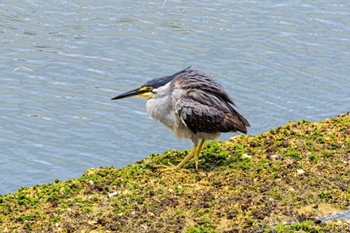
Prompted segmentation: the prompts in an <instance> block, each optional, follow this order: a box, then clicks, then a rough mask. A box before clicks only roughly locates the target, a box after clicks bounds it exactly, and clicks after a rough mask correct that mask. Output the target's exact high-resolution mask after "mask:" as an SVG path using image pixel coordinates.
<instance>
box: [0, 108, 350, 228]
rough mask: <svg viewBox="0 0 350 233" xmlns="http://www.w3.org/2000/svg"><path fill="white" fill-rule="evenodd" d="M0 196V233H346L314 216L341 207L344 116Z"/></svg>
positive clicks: (349, 129) (349, 180) (347, 125)
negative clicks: (196, 159)
mask: <svg viewBox="0 0 350 233" xmlns="http://www.w3.org/2000/svg"><path fill="white" fill-rule="evenodd" d="M186 153H188V151H167V152H165V153H164V154H152V155H150V156H148V157H146V158H145V159H144V160H143V161H139V162H136V163H135V164H134V165H129V166H127V167H125V168H114V167H107V168H99V169H88V170H87V171H86V172H85V173H84V174H83V175H82V176H81V177H80V178H75V179H69V180H66V181H63V182H62V181H60V180H55V181H54V182H53V183H50V184H43V185H36V186H33V187H31V188H28V187H23V188H20V189H19V190H18V191H17V192H15V193H11V194H8V195H5V196H0V232H350V223H349V221H348V220H341V219H338V220H332V221H329V222H326V223H325V222H321V221H320V220H318V218H317V217H318V216H323V215H326V214H329V213H332V212H335V211H343V210H346V209H349V208H350V113H348V114H346V115H339V116H338V117H335V118H329V119H325V120H323V121H321V122H316V123H313V122H308V121H305V120H302V121H299V122H290V123H288V124H286V125H284V126H281V127H278V128H275V129H271V130H270V131H269V132H265V133H262V134H260V135H257V136H236V137H234V138H232V139H230V140H229V141H227V142H208V143H206V144H205V146H204V150H203V152H202V155H201V157H200V164H199V171H198V172H196V171H195V170H194V164H193V162H192V163H190V164H189V165H188V166H187V167H186V168H187V170H179V171H171V170H169V171H164V170H162V169H161V168H159V167H157V166H156V165H157V164H167V163H168V162H172V163H177V162H178V161H180V160H181V159H182V158H183V157H184V156H185V155H186Z"/></svg>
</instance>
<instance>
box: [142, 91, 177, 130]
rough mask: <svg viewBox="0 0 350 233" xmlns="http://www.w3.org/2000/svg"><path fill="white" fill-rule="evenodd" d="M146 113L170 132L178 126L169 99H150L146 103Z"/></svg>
mask: <svg viewBox="0 0 350 233" xmlns="http://www.w3.org/2000/svg"><path fill="white" fill-rule="evenodd" d="M146 109H147V113H148V114H150V115H151V116H152V117H153V118H154V119H155V120H157V121H160V122H162V123H163V124H164V125H166V126H167V127H169V128H170V129H171V130H173V131H174V130H175V129H176V127H177V126H178V120H177V117H176V114H175V111H174V110H175V109H174V107H173V104H172V101H171V98H170V97H161V98H151V99H148V100H147V103H146Z"/></svg>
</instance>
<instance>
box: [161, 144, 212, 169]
mask: <svg viewBox="0 0 350 233" xmlns="http://www.w3.org/2000/svg"><path fill="white" fill-rule="evenodd" d="M204 142H205V139H202V140H201V141H200V143H199V145H195V146H194V147H193V148H192V150H191V151H190V153H188V155H187V156H186V157H185V158H184V159H183V160H182V161H181V162H180V163H179V164H178V165H176V166H175V165H173V164H171V163H169V165H170V166H166V165H157V167H163V168H164V169H165V170H170V169H175V170H176V169H181V168H182V167H183V166H184V165H185V164H186V163H187V162H188V161H189V160H190V159H191V158H192V157H193V156H194V160H195V166H196V171H198V162H199V154H200V153H201V150H202V147H203V144H204Z"/></svg>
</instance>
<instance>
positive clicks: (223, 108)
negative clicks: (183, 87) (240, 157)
mask: <svg viewBox="0 0 350 233" xmlns="http://www.w3.org/2000/svg"><path fill="white" fill-rule="evenodd" d="M175 107H176V112H177V113H178V115H179V117H180V118H181V119H182V120H183V122H184V123H185V124H186V125H187V127H188V128H190V129H191V131H192V132H193V133H197V132H206V133H215V132H230V131H240V132H242V133H247V128H246V126H249V122H248V121H247V120H246V119H245V118H244V117H243V116H242V115H241V114H239V113H238V112H237V111H236V110H234V109H233V108H232V107H231V106H230V105H229V103H227V102H226V101H225V100H223V99H222V98H221V97H220V96H216V95H214V94H212V93H211V92H207V91H203V90H198V89H197V90H196V89H195V90H191V91H188V93H187V95H185V96H182V97H181V98H180V99H179V100H178V101H177V103H176V106H175Z"/></svg>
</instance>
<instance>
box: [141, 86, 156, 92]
mask: <svg viewBox="0 0 350 233" xmlns="http://www.w3.org/2000/svg"><path fill="white" fill-rule="evenodd" d="M152 90H153V87H151V86H145V87H141V88H140V91H144V92H151V91H152Z"/></svg>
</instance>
